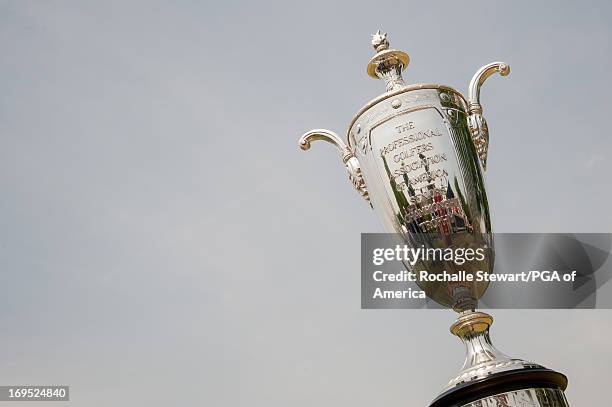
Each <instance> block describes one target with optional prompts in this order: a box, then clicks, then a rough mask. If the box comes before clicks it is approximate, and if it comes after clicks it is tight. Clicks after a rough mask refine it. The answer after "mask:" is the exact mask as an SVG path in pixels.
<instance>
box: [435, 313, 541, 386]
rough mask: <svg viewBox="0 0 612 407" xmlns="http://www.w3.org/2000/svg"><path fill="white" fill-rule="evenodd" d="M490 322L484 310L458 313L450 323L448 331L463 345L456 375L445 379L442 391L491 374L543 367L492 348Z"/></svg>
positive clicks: (490, 318) (491, 322)
mask: <svg viewBox="0 0 612 407" xmlns="http://www.w3.org/2000/svg"><path fill="white" fill-rule="evenodd" d="M492 324H493V317H492V316H491V315H489V314H486V313H484V312H475V311H465V312H463V313H461V314H460V315H459V317H458V318H457V321H455V323H454V324H453V325H452V326H451V333H452V334H453V335H456V336H458V337H459V338H460V339H461V341H463V343H464V344H465V349H466V356H465V362H464V363H463V367H462V368H461V371H460V372H459V374H458V375H457V376H455V377H454V378H453V379H451V380H450V381H449V382H448V385H447V386H446V388H444V389H443V390H442V392H445V391H446V390H449V389H451V388H453V387H455V386H457V385H459V384H462V383H466V382H469V381H473V380H477V379H483V378H486V377H487V376H489V375H491V374H493V373H501V372H505V371H509V370H517V369H531V368H543V366H541V365H538V364H536V363H532V362H526V361H524V360H521V359H515V358H511V357H509V356H506V355H505V354H503V353H502V352H500V351H499V350H498V349H497V348H495V346H493V343H492V342H491V338H490V335H489V328H490V327H491V325H492Z"/></svg>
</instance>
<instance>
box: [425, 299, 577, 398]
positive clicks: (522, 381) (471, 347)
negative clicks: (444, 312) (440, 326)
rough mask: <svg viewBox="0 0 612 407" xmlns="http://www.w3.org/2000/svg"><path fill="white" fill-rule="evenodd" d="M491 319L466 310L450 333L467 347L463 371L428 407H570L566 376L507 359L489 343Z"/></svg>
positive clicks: (520, 361)
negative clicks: (566, 394)
mask: <svg viewBox="0 0 612 407" xmlns="http://www.w3.org/2000/svg"><path fill="white" fill-rule="evenodd" d="M492 323H493V317H492V316H490V315H489V314H485V313H484V312H477V311H465V312H462V313H461V314H460V315H459V318H458V319H457V321H456V322H455V323H454V324H453V325H452V326H451V332H452V333H453V334H454V335H456V336H458V337H459V338H460V339H461V340H462V341H463V342H464V343H465V345H466V350H467V354H466V359H465V363H464V364H463V369H462V370H461V371H460V372H459V375H457V376H456V377H455V378H453V379H452V380H451V381H450V382H449V383H448V385H447V386H446V388H445V389H444V390H443V391H442V393H441V394H440V395H439V396H438V397H437V398H436V399H435V400H434V401H433V402H432V403H431V404H430V407H569V403H568V402H567V399H566V398H565V394H564V393H563V391H564V390H565V389H566V387H567V377H565V375H563V374H561V373H558V372H555V371H553V370H550V369H547V368H545V367H543V366H540V365H538V364H536V363H532V362H527V361H524V360H521V359H515V358H510V357H508V356H506V355H504V354H503V353H502V352H500V351H499V350H497V349H496V348H495V346H493V344H492V343H491V339H490V336H489V327H490V326H491V324H492Z"/></svg>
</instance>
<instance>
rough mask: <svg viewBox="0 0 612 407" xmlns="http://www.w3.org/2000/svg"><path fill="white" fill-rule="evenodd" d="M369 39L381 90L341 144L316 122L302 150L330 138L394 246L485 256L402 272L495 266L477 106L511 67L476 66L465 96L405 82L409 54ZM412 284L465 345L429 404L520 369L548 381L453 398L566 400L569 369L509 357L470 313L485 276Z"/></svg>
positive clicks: (381, 36) (444, 402) (474, 406)
mask: <svg viewBox="0 0 612 407" xmlns="http://www.w3.org/2000/svg"><path fill="white" fill-rule="evenodd" d="M372 46H373V47H374V49H375V51H376V54H375V55H374V57H372V58H371V59H370V61H369V63H368V65H367V73H368V75H369V76H370V77H373V78H377V79H382V80H383V81H384V83H385V90H386V92H385V93H383V94H382V95H380V96H378V97H376V98H374V99H373V100H371V101H370V102H368V103H367V104H366V105H365V106H364V107H363V108H361V109H360V110H359V111H358V112H357V114H356V116H355V117H354V118H353V120H352V121H351V123H350V125H349V128H348V132H347V143H344V142H343V141H342V140H341V139H340V137H339V136H338V135H337V134H336V133H334V132H332V131H330V130H321V129H319V130H311V131H309V132H307V133H306V134H304V135H303V136H302V138H301V139H300V147H301V148H302V149H303V150H308V149H309V148H310V144H311V142H312V141H315V140H324V141H327V142H329V143H332V144H334V145H335V146H336V147H337V148H338V150H339V152H340V158H341V160H342V162H343V163H344V164H345V166H346V168H347V171H348V173H349V179H350V181H351V182H352V184H353V185H354V187H355V188H356V189H357V190H358V191H359V192H360V194H361V195H362V196H363V197H364V198H365V199H366V200H367V201H368V202H369V203H370V205H371V206H372V207H373V208H374V209H375V211H376V214H377V215H378V217H379V219H380V220H381V222H382V224H383V226H384V228H385V229H386V231H387V232H389V233H394V234H396V236H399V239H400V240H401V241H399V242H398V243H400V244H406V245H408V246H412V247H424V248H426V249H428V248H457V247H461V248H484V249H485V253H486V256H484V257H485V258H484V260H483V261H480V262H477V261H474V262H470V263H469V264H468V263H464V264H463V265H462V266H461V268H460V269H459V268H457V266H456V265H455V264H454V263H452V262H443V261H438V262H428V261H427V260H423V261H422V262H417V263H416V264H415V265H414V266H411V265H410V264H408V263H405V266H406V268H407V269H408V270H412V271H415V270H428V271H429V272H430V273H443V272H446V273H459V272H461V271H463V272H465V273H468V274H469V273H475V272H476V271H480V270H482V271H485V272H492V270H493V264H494V245H493V238H492V235H491V232H492V230H491V217H490V214H489V204H488V199H487V192H486V188H485V182H484V171H485V169H486V165H487V152H488V147H489V130H488V127H487V122H486V120H485V118H484V116H483V108H482V105H481V104H480V88H481V86H482V85H483V84H484V82H485V81H486V80H487V78H489V77H490V76H491V75H493V74H495V73H499V74H500V75H501V76H506V75H508V74H509V73H510V67H509V66H508V65H507V64H505V63H503V62H493V63H491V64H488V65H485V66H483V67H482V68H480V69H479V70H478V71H477V72H476V74H475V75H474V77H473V78H472V80H471V82H470V84H469V90H468V98H467V100H466V98H465V97H464V96H463V95H462V94H461V93H459V92H458V91H456V90H455V89H453V88H451V87H448V86H444V85H438V84H412V85H407V84H406V83H405V82H404V79H403V78H402V71H404V70H405V69H406V67H407V66H408V63H409V62H410V58H409V57H408V54H406V53H405V52H403V51H398V50H394V49H390V48H389V47H390V45H389V41H388V38H387V34H386V33H381V31H380V30H379V31H378V32H376V34H374V35H373V37H372ZM366 185H367V188H366ZM417 275H418V273H417ZM417 283H418V284H419V286H420V287H421V288H422V289H423V291H425V293H426V294H427V296H428V297H429V298H431V299H433V300H435V301H436V302H438V303H439V304H441V305H443V306H446V307H449V308H452V309H454V310H455V311H457V312H459V313H460V314H459V317H458V319H457V322H455V323H454V324H453V325H452V327H451V332H452V333H453V334H454V335H456V336H458V337H459V338H461V340H462V341H463V342H464V343H465V345H466V349H467V356H466V360H465V363H464V366H463V368H462V370H461V372H460V373H459V375H457V376H456V377H455V378H453V379H452V380H451V381H450V382H449V384H448V386H447V388H446V389H445V391H444V392H443V393H442V394H441V395H440V396H439V397H438V398H437V399H436V400H434V401H433V402H432V406H436V407H438V406H445V407H446V406H448V405H449V404H448V401H449V398H453V397H458V396H457V394H458V393H459V391H458V390H460V392H462V393H461V394H462V395H463V394H465V393H464V392H469V391H473V388H474V387H472V386H475V387H478V388H480V387H479V386H481V385H482V382H483V381H484V382H487V383H486V385H489V386H491V385H492V383H494V382H495V383H497V384H499V383H500V380H502V379H500V377H503V380H506V378H507V377H510V376H512V377H511V378H510V379H508V380H519V379H516V378H517V377H519V376H520V377H521V378H520V380H523V382H525V380H527V381H529V380H532V381H533V380H536V379H537V380H540V379H542V378H544V379H542V380H544V381H546V380H548V381H546V383H544V382H537V383H539V384H542V383H544V384H546V386H544V385H542V386H540V387H541V388H540V387H537V386H536V387H530V386H528V385H525V386H524V387H522V388H520V389H517V387H513V388H512V389H509V388H508V387H506V388H504V389H503V391H497V393H488V394H487V395H481V396H479V399H476V398H474V397H473V396H474V395H473V394H472V395H471V396H470V397H471V398H469V401H466V402H465V403H461V404H452V405H453V406H455V405H463V406H466V407H467V406H469V407H480V406H483V407H484V406H486V407H490V406H517V407H518V406H524V407H528V406H534V407H539V406H554V407H556V406H567V401H566V400H565V397H564V395H563V392H562V390H563V389H565V386H566V385H567V379H566V378H565V376H563V375H561V374H560V373H556V372H553V371H550V370H548V369H545V368H543V367H542V366H540V365H537V364H534V363H530V362H525V361H522V360H520V359H514V358H510V357H508V356H506V355H504V354H503V353H501V352H500V351H498V350H497V349H496V348H495V347H494V346H493V344H492V343H491V340H490V338H489V327H490V326H491V324H492V322H493V318H492V317H491V316H490V315H488V314H485V313H482V312H476V311H474V310H475V309H476V306H477V303H478V299H479V298H481V297H482V295H483V294H484V292H485V290H486V289H487V284H488V283H487V282H486V281H478V280H477V279H474V282H469V283H468V282H460V283H452V284H451V283H447V282H431V281H417ZM517 372H518V376H517V375H516V373H517ZM490 378H494V380H489V379H490ZM497 384H496V385H497ZM465 389H467V390H465ZM515 389H517V390H515ZM508 390H512V391H508ZM462 397H463V396H462ZM455 401H456V400H455ZM528 401H529V402H528ZM453 403H454V402H453ZM500 403H501V404H500ZM504 403H505V404H504Z"/></svg>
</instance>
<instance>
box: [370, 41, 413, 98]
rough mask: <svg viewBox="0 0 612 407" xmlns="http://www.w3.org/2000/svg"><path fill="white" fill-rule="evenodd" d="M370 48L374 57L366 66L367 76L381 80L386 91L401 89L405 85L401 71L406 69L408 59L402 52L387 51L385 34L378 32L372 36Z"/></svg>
mask: <svg viewBox="0 0 612 407" xmlns="http://www.w3.org/2000/svg"><path fill="white" fill-rule="evenodd" d="M372 46H373V47H374V49H375V50H376V55H374V57H372V59H370V63H369V64H368V75H370V76H371V77H372V78H375V79H383V80H384V81H385V85H386V88H387V91H392V90H396V89H401V88H403V87H404V86H406V84H405V83H404V79H403V78H402V71H403V70H404V69H406V67H408V63H409V62H410V57H408V54H406V53H405V52H403V51H398V50H395V49H389V40H388V39H387V33H381V32H380V30H378V31H376V33H375V34H373V35H372Z"/></svg>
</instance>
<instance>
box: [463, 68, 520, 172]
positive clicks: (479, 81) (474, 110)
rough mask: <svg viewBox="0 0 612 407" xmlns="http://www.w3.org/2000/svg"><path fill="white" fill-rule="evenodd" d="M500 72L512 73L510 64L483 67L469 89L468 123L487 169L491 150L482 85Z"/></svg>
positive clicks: (474, 77) (476, 74)
mask: <svg viewBox="0 0 612 407" xmlns="http://www.w3.org/2000/svg"><path fill="white" fill-rule="evenodd" d="M495 73H499V74H500V75H501V76H507V75H508V74H509V73H510V66H509V65H508V64H506V63H505V62H491V63H490V64H488V65H485V66H483V67H481V68H480V69H479V70H478V71H476V73H475V74H474V76H473V77H472V80H471V81H470V86H469V90H468V113H469V116H468V125H469V128H470V133H471V134H472V140H473V141H474V145H475V146H476V152H477V153H478V157H480V162H481V163H482V168H483V169H484V170H486V169H487V152H488V150H489V128H488V126H487V121H486V120H485V118H484V116H483V115H482V105H481V104H480V87H481V86H482V85H483V84H484V82H485V81H486V80H487V79H488V78H489V77H490V76H491V75H493V74H495Z"/></svg>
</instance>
